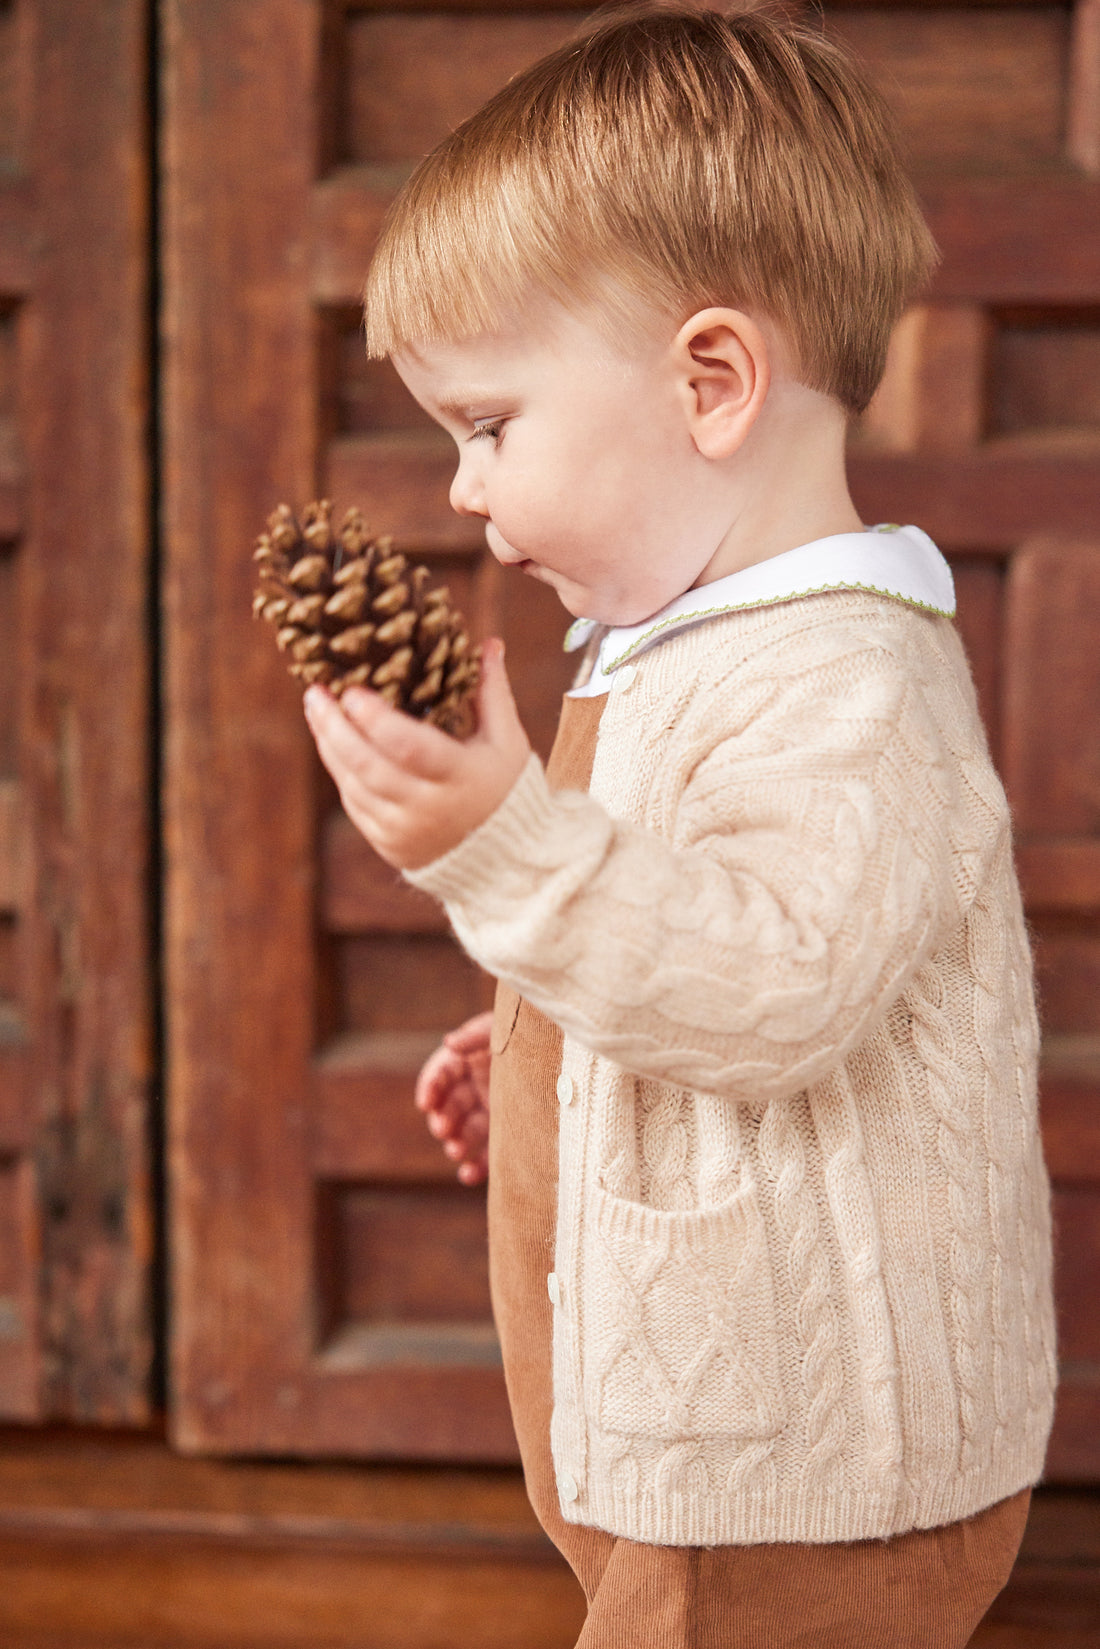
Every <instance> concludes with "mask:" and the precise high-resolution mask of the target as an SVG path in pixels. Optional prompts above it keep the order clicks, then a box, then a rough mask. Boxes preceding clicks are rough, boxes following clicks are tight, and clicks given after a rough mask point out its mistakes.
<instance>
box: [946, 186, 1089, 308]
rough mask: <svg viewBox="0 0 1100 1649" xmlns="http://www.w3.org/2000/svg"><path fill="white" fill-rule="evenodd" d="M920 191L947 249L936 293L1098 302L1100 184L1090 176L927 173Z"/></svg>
mask: <svg viewBox="0 0 1100 1649" xmlns="http://www.w3.org/2000/svg"><path fill="white" fill-rule="evenodd" d="M919 194H920V199H921V204H922V206H923V208H924V212H925V216H926V217H927V219H928V223H929V227H930V228H931V230H932V233H933V235H934V236H935V238H936V244H937V245H938V246H939V248H940V250H941V252H942V254H943V262H942V263H941V264H940V267H939V269H938V270H937V272H936V275H935V277H934V279H933V281H932V286H931V292H932V296H933V297H935V298H936V299H937V300H939V301H944V300H947V299H952V300H961V299H967V298H977V299H979V300H984V301H985V302H986V303H991V304H992V303H1006V304H1012V303H1034V304H1074V303H1077V304H1091V303H1095V302H1096V294H1097V291H1100V187H1098V186H1097V184H1096V183H1094V182H1093V181H1091V180H1090V179H1085V178H1077V177H1073V176H1065V175H1061V176H1060V175H1058V174H1054V175H1053V176H1050V177H1043V178H1042V179H1041V180H1038V179H1029V178H1028V177H1027V175H1026V174H1025V175H1024V176H1023V177H1019V178H1017V177H999V176H990V177H976V178H966V179H957V180H945V181H940V180H936V181H935V182H931V181H922V182H921V184H920V188H919Z"/></svg>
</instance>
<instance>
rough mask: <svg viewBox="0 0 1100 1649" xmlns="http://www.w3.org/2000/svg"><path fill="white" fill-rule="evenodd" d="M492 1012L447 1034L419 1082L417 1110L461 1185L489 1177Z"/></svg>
mask: <svg viewBox="0 0 1100 1649" xmlns="http://www.w3.org/2000/svg"><path fill="white" fill-rule="evenodd" d="M492 1023H493V1016H492V1014H491V1013H479V1014H477V1015H476V1017H475V1018H473V1019H467V1021H466V1023H465V1024H464V1025H460V1026H459V1027H458V1029H457V1030H455V1031H449V1032H448V1033H447V1035H446V1036H445V1037H444V1039H443V1042H442V1043H441V1045H440V1046H439V1047H438V1048H437V1049H436V1050H435V1052H434V1054H432V1055H431V1057H430V1058H429V1059H427V1060H426V1061H425V1063H424V1066H423V1069H422V1070H421V1072H420V1075H419V1076H418V1077H417V1080H416V1106H417V1109H418V1110H420V1111H423V1112H424V1114H425V1116H426V1118H427V1122H428V1127H429V1128H430V1129H431V1132H432V1133H433V1134H434V1135H435V1137H436V1139H438V1140H441V1141H442V1143H443V1149H444V1151H445V1152H446V1153H447V1155H448V1156H449V1157H450V1159H451V1161H452V1162H454V1163H455V1164H456V1165H457V1168H458V1177H459V1179H460V1180H461V1181H462V1183H463V1185H480V1184H481V1183H482V1181H483V1180H485V1179H486V1178H487V1176H488V1173H489V1066H490V1062H491V1059H492V1055H491V1054H490V1052H489V1031H490V1029H491V1027H492Z"/></svg>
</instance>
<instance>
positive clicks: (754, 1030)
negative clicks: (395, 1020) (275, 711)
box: [410, 591, 1054, 1545]
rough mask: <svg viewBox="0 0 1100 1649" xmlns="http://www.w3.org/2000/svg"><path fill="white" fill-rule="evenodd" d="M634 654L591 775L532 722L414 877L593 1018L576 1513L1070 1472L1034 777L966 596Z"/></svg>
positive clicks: (730, 1534) (675, 1509) (776, 623)
mask: <svg viewBox="0 0 1100 1649" xmlns="http://www.w3.org/2000/svg"><path fill="white" fill-rule="evenodd" d="M631 664H632V669H631V670H630V671H624V672H623V673H622V675H621V677H620V675H619V673H618V672H616V671H613V672H612V674H611V677H610V680H611V688H610V696H609V699H608V703H607V705H606V707H605V709H604V712H603V716H602V719H601V722H600V730H599V739H598V744H597V749H596V755H595V762H594V765H593V771H592V781H591V788H590V794H589V795H587V796H584V795H580V794H577V793H569V792H560V793H557V794H554V793H552V792H551V791H550V790H549V788H548V786H547V784H546V781H545V777H544V775H543V772H542V769H541V767H540V765H539V763H538V762H537V760H535V759H534V758H532V759H531V761H530V763H529V764H528V767H527V768H526V770H525V771H524V773H523V774H522V776H521V778H520V779H519V781H518V782H517V784H516V785H515V787H514V788H513V790H512V792H511V794H510V795H509V796H508V797H507V798H506V799H505V801H504V802H503V804H502V805H501V806H500V808H498V810H497V811H496V813H494V814H493V816H492V817H491V818H490V819H488V820H487V821H486V822H485V824H484V825H482V827H481V828H480V829H479V830H477V831H475V832H474V833H473V835H471V836H470V837H468V838H467V839H466V841H464V842H463V843H461V844H460V845H459V846H458V847H457V848H455V849H454V851H453V852H451V853H449V854H447V855H446V856H444V857H443V858H442V859H440V860H438V861H436V863H434V864H432V865H429V866H427V867H425V868H424V869H423V870H421V871H419V872H417V873H416V874H415V875H413V876H411V877H410V880H411V881H413V882H415V883H416V884H417V885H419V886H421V887H424V888H426V889H428V890H429V891H430V892H433V893H435V894H436V895H437V896H438V897H440V898H441V899H443V900H444V901H445V904H446V907H447V911H448V914H449V916H450V918H451V921H452V923H453V925H454V928H455V931H456V933H457V934H458V936H459V938H460V939H461V941H462V943H463V944H464V946H465V947H466V949H467V950H468V951H469V952H470V953H471V955H473V956H474V957H475V958H476V959H477V960H478V961H479V962H480V963H481V964H482V965H483V966H485V967H486V968H488V969H490V970H491V971H492V972H494V973H496V974H497V975H498V976H500V977H501V978H503V979H504V980H505V981H506V982H507V983H509V984H510V985H512V986H513V987H514V988H515V989H516V990H518V991H520V992H521V993H522V994H523V995H524V996H526V997H527V998H529V1000H530V1001H531V1002H533V1003H534V1004H535V1006H536V1007H538V1008H540V1009H541V1010H542V1011H543V1012H544V1013H546V1014H548V1015H549V1016H550V1017H551V1018H553V1019H554V1020H556V1021H557V1023H558V1024H559V1025H561V1027H562V1028H563V1031H564V1033H565V1035H564V1043H563V1070H564V1071H565V1072H566V1073H567V1074H568V1075H569V1077H570V1079H571V1081H572V1083H573V1091H574V1092H575V1094H576V1096H577V1097H576V1099H575V1101H574V1102H573V1103H571V1104H569V1105H566V1106H563V1107H562V1110H561V1118H560V1131H559V1217H558V1232H557V1248H556V1258H555V1274H556V1279H557V1281H556V1284H555V1287H554V1289H553V1290H552V1295H553V1297H554V1298H555V1305H554V1308H553V1309H554V1313H555V1327H554V1394H555V1407H554V1418H553V1424H552V1428H551V1438H552V1445H553V1449H554V1458H555V1465H556V1468H557V1471H558V1474H559V1483H560V1484H561V1485H562V1511H563V1514H564V1516H565V1517H566V1518H568V1519H570V1520H572V1521H575V1522H581V1523H588V1524H594V1525H596V1526H599V1527H601V1528H605V1529H608V1530H610V1531H611V1532H612V1533H614V1534H618V1535H622V1536H626V1537H628V1538H630V1539H633V1540H641V1541H649V1542H657V1543H661V1542H664V1543H670V1544H682V1545H708V1544H717V1543H738V1542H753V1541H821V1540H858V1539H863V1538H867V1537H872V1536H884V1535H888V1534H892V1533H897V1532H900V1531H902V1530H904V1529H908V1528H913V1527H931V1526H934V1525H936V1524H938V1523H946V1522H951V1521H953V1520H955V1519H957V1518H961V1517H965V1516H967V1515H969V1514H971V1513H973V1512H975V1511H977V1510H979V1509H981V1508H982V1507H983V1506H986V1505H989V1504H991V1503H992V1502H993V1501H995V1500H998V1499H1001V1498H1003V1497H1004V1496H1006V1495H1009V1494H1012V1493H1015V1492H1016V1491H1017V1490H1018V1489H1020V1488H1022V1487H1024V1486H1025V1485H1027V1484H1029V1483H1032V1482H1034V1481H1035V1480H1036V1478H1037V1477H1038V1476H1039V1473H1040V1470H1041V1467H1042V1460H1043V1451H1044V1447H1045V1442H1046V1437H1047V1433H1048V1431H1049V1426H1050V1420H1051V1412H1052V1405H1053V1388H1054V1357H1053V1343H1054V1342H1053V1312H1052V1305H1051V1290H1050V1224H1049V1191H1048V1187H1047V1181H1046V1175H1045V1171H1044V1168H1043V1164H1042V1156H1041V1151H1040V1148H1039V1143H1038V1130H1037V1122H1036V1105H1035V1087H1036V1044H1037V1039H1036V1026H1035V1015H1034V1003H1033V993H1032V984H1031V963H1030V956H1029V952H1028V945H1027V937H1026V931H1025V927H1024V922H1023V915H1022V911H1021V907H1020V900H1019V893H1018V889H1017V887H1016V882H1015V877H1014V873H1013V869H1012V857H1011V839H1010V831H1009V821H1008V812H1007V807H1006V804H1005V800H1004V795H1003V792H1002V790H1001V787H1000V785H999V783H998V781H997V779H996V775H995V774H994V773H993V770H992V768H991V766H990V764H989V759H988V754H987V751H986V747H985V742H984V738H983V734H982V730H981V726H980V722H979V719H978V715H977V709H976V705H975V700H974V693H973V688H972V685H971V682H970V678H969V673H968V671H967V667H966V663H965V659H964V657H963V653H962V649H961V646H960V644H959V642H958V638H957V636H956V634H955V632H954V629H953V627H952V625H951V624H950V622H949V620H947V619H946V618H944V617H942V616H939V615H935V614H931V613H927V612H920V611H918V610H916V609H915V608H913V607H911V606H907V605H905V604H903V603H902V602H900V601H893V600H890V599H888V598H884V597H879V596H876V595H874V594H870V593H867V592H862V591H858V592H857V591H834V592H830V593H828V594H818V595H812V596H806V597H803V598H801V599H796V600H790V601H785V602H778V603H776V604H775V605H772V606H767V607H761V608H753V609H751V610H741V611H731V612H725V613H722V614H718V615H715V616H713V617H710V618H707V619H706V620H704V621H702V622H699V623H697V624H695V625H694V626H693V627H691V628H684V629H680V630H678V631H675V632H674V633H672V634H670V635H668V636H667V637H664V638H659V640H658V642H657V644H655V645H650V646H649V647H648V648H647V649H646V650H644V651H640V652H638V653H636V654H635V655H634V657H633V658H632V661H631Z"/></svg>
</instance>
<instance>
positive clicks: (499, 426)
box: [470, 418, 505, 445]
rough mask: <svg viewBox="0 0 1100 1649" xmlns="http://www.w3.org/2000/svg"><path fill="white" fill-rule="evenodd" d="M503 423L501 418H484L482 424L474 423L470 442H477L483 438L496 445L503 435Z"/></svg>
mask: <svg viewBox="0 0 1100 1649" xmlns="http://www.w3.org/2000/svg"><path fill="white" fill-rule="evenodd" d="M504 422H505V421H504V419H503V418H486V419H485V420H484V422H482V423H476V424H475V425H474V432H473V434H472V435H471V436H470V440H471V441H479V440H481V439H482V438H484V439H485V440H487V441H492V442H493V444H494V445H496V444H498V443H499V441H500V438H501V436H502V435H503V433H504Z"/></svg>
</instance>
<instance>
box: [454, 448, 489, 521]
mask: <svg viewBox="0 0 1100 1649" xmlns="http://www.w3.org/2000/svg"><path fill="white" fill-rule="evenodd" d="M451 508H452V510H454V512H455V514H456V515H488V513H489V512H488V510H487V509H486V508H485V490H484V488H483V487H482V484H481V477H480V475H479V474H478V472H477V466H476V465H474V464H472V463H470V462H468V461H467V460H466V459H465V458H462V459H460V460H459V465H458V468H457V470H456V471H455V478H454V480H453V481H452V482H451Z"/></svg>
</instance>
